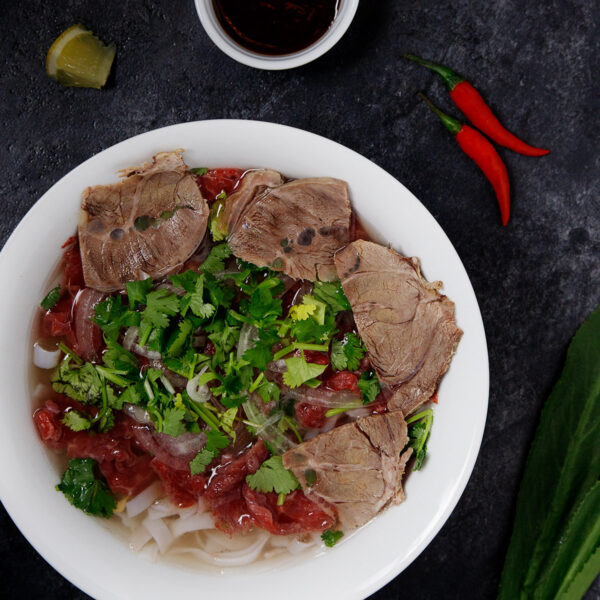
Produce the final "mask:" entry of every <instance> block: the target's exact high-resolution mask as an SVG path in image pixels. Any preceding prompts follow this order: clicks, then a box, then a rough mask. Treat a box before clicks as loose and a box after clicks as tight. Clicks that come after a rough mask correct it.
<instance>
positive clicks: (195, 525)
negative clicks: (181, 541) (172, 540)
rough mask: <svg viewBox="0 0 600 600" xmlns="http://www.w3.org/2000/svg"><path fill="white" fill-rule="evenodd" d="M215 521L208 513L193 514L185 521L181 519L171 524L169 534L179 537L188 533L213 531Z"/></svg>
mask: <svg viewBox="0 0 600 600" xmlns="http://www.w3.org/2000/svg"><path fill="white" fill-rule="evenodd" d="M214 527H215V520H214V518H213V516H212V515H211V514H210V513H207V512H206V513H202V514H200V515H199V514H195V515H194V516H192V517H188V518H187V519H182V518H181V517H180V518H179V519H177V520H176V521H174V522H173V523H172V524H171V532H172V533H173V535H174V536H176V537H179V536H180V535H183V534H184V533H189V532H190V531H201V530H202V529H214Z"/></svg>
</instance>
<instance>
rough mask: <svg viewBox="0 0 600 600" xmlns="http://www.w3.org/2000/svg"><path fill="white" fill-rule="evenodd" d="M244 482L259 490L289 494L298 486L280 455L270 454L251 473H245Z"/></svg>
mask: <svg viewBox="0 0 600 600" xmlns="http://www.w3.org/2000/svg"><path fill="white" fill-rule="evenodd" d="M246 482H247V483H248V485H249V486H250V487H251V488H252V489H253V490H257V491H259V492H263V493H265V494H266V493H267V492H275V493H277V494H289V493H290V492H292V491H293V490H295V489H297V488H299V487H300V484H299V483H298V480H297V479H296V476H295V475H294V474H293V473H292V472H291V471H289V470H288V469H286V468H285V467H284V466H283V460H282V458H281V456H271V458H268V459H267V460H265V462H264V463H262V465H260V467H259V469H258V471H256V473H254V474H253V475H246Z"/></svg>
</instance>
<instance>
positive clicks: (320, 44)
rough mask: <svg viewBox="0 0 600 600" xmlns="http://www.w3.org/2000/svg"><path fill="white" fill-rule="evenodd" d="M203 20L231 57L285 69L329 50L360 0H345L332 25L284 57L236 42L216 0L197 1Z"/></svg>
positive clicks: (262, 67) (200, 16) (218, 43)
mask: <svg viewBox="0 0 600 600" xmlns="http://www.w3.org/2000/svg"><path fill="white" fill-rule="evenodd" d="M194 2H195V5H196V11H197V13H198V17H199V18H200V23H202V27H204V30H205V31H206V33H207V35H208V37H209V38H210V39H211V40H212V41H213V43H214V44H215V45H216V46H217V47H218V48H219V49H220V50H221V51H222V52H224V53H225V54H227V56H229V57H230V58H233V59H234V60H236V61H237V62H239V63H242V64H244V65H246V66H248V67H254V68H255V69H265V70H269V71H281V70H284V69H293V68H295V67H300V66H302V65H305V64H307V63H309V62H312V61H313V60H316V59H317V58H319V57H320V56H322V55H323V54H325V53H326V52H328V51H329V50H330V49H331V48H333V46H335V44H337V43H338V41H339V40H340V39H341V37H342V36H343V35H344V34H345V33H346V30H347V29H348V27H350V23H352V20H353V19H354V15H355V13H356V9H357V8H358V3H359V0H342V3H341V5H340V9H339V11H338V14H337V16H336V18H335V20H334V21H333V23H332V24H331V27H330V28H329V29H328V30H327V32H325V33H324V34H323V35H322V36H321V37H320V38H319V39H318V40H317V41H315V42H314V43H313V44H311V45H310V46H308V47H306V48H303V49H302V50H299V51H298V52H293V53H291V54H284V55H281V56H269V55H265V54H259V53H258V52H252V51H251V50H248V49H247V48H244V47H243V46H241V45H240V44H238V43H237V42H235V41H234V40H233V39H232V38H231V37H229V36H228V35H227V33H226V32H225V31H224V30H223V28H222V27H221V25H220V24H219V22H218V20H217V18H216V16H215V13H214V9H213V5H212V0H194Z"/></svg>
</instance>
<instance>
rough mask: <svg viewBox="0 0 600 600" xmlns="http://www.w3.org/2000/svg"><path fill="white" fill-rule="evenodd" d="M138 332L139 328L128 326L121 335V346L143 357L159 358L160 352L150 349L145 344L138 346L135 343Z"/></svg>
mask: <svg viewBox="0 0 600 600" xmlns="http://www.w3.org/2000/svg"><path fill="white" fill-rule="evenodd" d="M138 334H139V330H138V328H137V327H128V328H127V330H126V331H125V335H124V336H123V348H125V350H129V351H130V352H134V353H135V354H138V355H139V356H143V357H145V358H149V359H152V360H160V359H161V358H162V356H161V354H160V352H156V351H155V350H150V349H149V348H148V347H147V346H140V345H139V344H137V343H136V342H137V340H138V337H139V336H138Z"/></svg>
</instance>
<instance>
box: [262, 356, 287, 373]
mask: <svg viewBox="0 0 600 600" xmlns="http://www.w3.org/2000/svg"><path fill="white" fill-rule="evenodd" d="M267 371H271V372H272V373H285V372H286V371H287V365H286V364H285V360H284V359H283V358H280V359H279V360H276V361H274V362H270V363H269V364H268V365H267Z"/></svg>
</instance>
